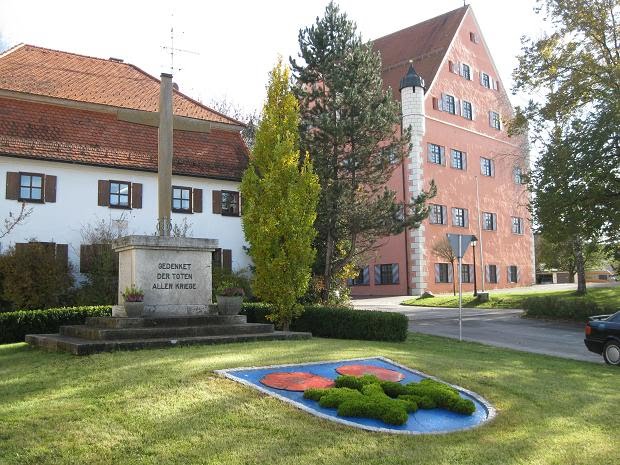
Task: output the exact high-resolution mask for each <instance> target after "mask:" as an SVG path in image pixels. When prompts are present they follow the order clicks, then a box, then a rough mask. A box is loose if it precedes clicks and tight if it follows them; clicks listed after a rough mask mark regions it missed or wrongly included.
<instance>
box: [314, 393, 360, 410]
mask: <svg viewBox="0 0 620 465" xmlns="http://www.w3.org/2000/svg"><path fill="white" fill-rule="evenodd" d="M361 397H363V395H362V393H361V392H359V391H358V390H356V389H349V388H331V389H328V390H327V391H326V392H325V393H324V394H323V395H322V396H321V398H320V399H319V405H320V406H321V407H325V408H338V406H339V405H340V404H342V403H343V402H346V401H347V400H354V399H359V398H361Z"/></svg>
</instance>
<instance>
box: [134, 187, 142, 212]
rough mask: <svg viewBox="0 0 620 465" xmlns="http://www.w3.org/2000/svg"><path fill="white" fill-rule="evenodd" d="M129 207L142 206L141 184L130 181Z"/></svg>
mask: <svg viewBox="0 0 620 465" xmlns="http://www.w3.org/2000/svg"><path fill="white" fill-rule="evenodd" d="M131 208H142V184H140V183H139V182H132V183H131Z"/></svg>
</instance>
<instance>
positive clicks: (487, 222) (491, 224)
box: [482, 212, 497, 231]
mask: <svg viewBox="0 0 620 465" xmlns="http://www.w3.org/2000/svg"><path fill="white" fill-rule="evenodd" d="M482 229H484V230H485V231H495V230H496V229H497V215H496V214H495V213H489V212H482Z"/></svg>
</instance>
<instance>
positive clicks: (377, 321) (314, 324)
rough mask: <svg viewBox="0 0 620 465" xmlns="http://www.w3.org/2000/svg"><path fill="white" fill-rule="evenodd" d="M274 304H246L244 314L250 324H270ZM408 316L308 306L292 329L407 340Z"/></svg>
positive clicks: (332, 335) (338, 336)
mask: <svg viewBox="0 0 620 465" xmlns="http://www.w3.org/2000/svg"><path fill="white" fill-rule="evenodd" d="M269 312H270V307H269V305H268V304H265V303H244V304H243V310H242V314H244V315H247V317H248V322H250V323H269V321H268V320H267V315H268V314H269ZM408 323H409V321H408V319H407V317H406V316H405V315H403V314H401V313H388V312H377V311H370V310H353V309H350V308H347V307H321V306H306V307H305V309H304V313H302V314H301V316H299V317H298V318H296V319H295V320H293V321H292V323H291V331H307V332H311V333H312V335H313V336H317V337H327V338H334V339H360V340H367V341H395V342H398V341H404V340H405V339H406V337H407V326H408Z"/></svg>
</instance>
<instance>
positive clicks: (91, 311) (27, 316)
mask: <svg viewBox="0 0 620 465" xmlns="http://www.w3.org/2000/svg"><path fill="white" fill-rule="evenodd" d="M111 315H112V307H110V306H100V307H65V308H50V309H47V310H21V311H17V312H7V313H0V344H8V343H11V342H23V340H24V336H25V335H26V334H47V333H57V332H58V328H59V327H60V326H63V325H79V324H83V323H84V321H85V320H86V318H87V317H91V316H111Z"/></svg>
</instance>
